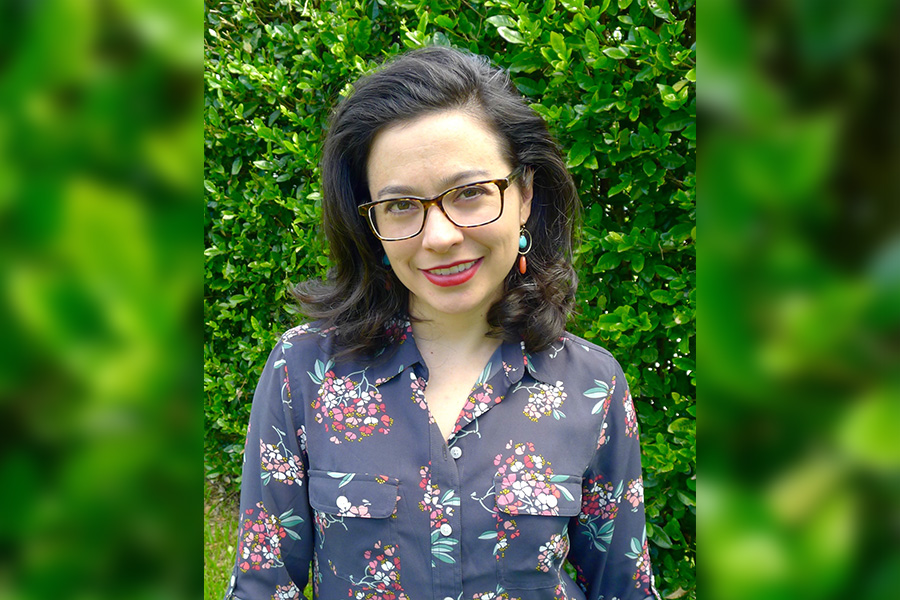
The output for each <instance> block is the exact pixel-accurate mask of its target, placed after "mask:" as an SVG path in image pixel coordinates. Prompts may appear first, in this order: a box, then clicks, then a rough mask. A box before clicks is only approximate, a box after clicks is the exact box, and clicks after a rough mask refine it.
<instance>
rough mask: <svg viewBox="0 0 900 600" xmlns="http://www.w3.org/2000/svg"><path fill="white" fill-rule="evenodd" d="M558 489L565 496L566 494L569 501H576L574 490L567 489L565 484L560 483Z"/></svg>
mask: <svg viewBox="0 0 900 600" xmlns="http://www.w3.org/2000/svg"><path fill="white" fill-rule="evenodd" d="M556 489H558V490H559V492H560V493H561V494H562V495H563V496H565V498H566V500H568V501H569V502H574V501H575V498H574V497H573V496H572V492H570V491H569V490H567V489H566V488H565V486H562V485H558V486H556Z"/></svg>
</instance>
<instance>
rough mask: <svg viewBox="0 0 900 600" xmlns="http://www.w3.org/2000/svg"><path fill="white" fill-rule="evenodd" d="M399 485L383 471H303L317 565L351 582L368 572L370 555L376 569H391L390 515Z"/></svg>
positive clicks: (394, 556)
mask: <svg viewBox="0 0 900 600" xmlns="http://www.w3.org/2000/svg"><path fill="white" fill-rule="evenodd" d="M399 486H400V482H399V481H398V480H397V479H395V478H393V477H387V476H385V475H372V474H368V473H337V472H334V471H313V470H311V471H309V503H310V505H311V506H312V508H313V510H314V511H315V525H316V553H317V554H318V559H319V564H320V565H321V567H320V568H322V569H326V568H327V569H328V570H330V571H331V572H332V573H334V574H335V575H336V576H338V577H340V578H341V579H344V580H346V581H351V582H353V583H357V582H360V581H363V580H366V579H367V578H369V577H371V575H372V574H371V573H369V572H368V571H369V570H371V567H370V563H371V560H372V559H373V557H374V559H375V560H376V561H377V562H378V563H380V564H379V565H378V567H379V568H380V569H381V570H382V571H384V572H390V571H396V570H397V568H398V567H399V561H400V557H399V552H398V550H399V549H398V548H397V544H396V540H395V537H394V523H393V521H394V515H395V514H396V508H397V500H398V490H399ZM396 575H397V576H399V573H396Z"/></svg>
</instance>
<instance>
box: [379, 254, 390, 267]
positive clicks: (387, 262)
mask: <svg viewBox="0 0 900 600" xmlns="http://www.w3.org/2000/svg"><path fill="white" fill-rule="evenodd" d="M381 264H383V265H384V266H385V267H388V268H390V266H391V259H389V258H388V255H387V254H385V255H384V256H382V257H381Z"/></svg>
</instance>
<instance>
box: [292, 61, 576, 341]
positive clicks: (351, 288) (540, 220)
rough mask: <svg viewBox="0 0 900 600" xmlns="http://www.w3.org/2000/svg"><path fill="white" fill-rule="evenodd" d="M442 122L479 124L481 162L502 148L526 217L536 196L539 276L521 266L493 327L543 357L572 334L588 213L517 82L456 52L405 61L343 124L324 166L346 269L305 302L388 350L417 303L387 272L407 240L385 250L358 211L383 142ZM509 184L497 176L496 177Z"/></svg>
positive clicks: (328, 216)
mask: <svg viewBox="0 0 900 600" xmlns="http://www.w3.org/2000/svg"><path fill="white" fill-rule="evenodd" d="M441 114H443V115H457V116H461V117H463V118H464V119H466V120H468V122H470V123H477V124H479V125H480V126H481V132H484V133H483V134H481V133H480V134H479V135H478V138H477V139H473V140H472V141H471V143H472V149H473V155H474V154H476V153H477V152H481V151H483V148H484V147H485V145H486V144H488V145H489V144H493V145H494V146H495V147H496V154H497V156H496V158H497V159H498V160H497V162H498V165H499V163H503V164H504V165H507V166H508V167H509V171H510V172H513V171H515V172H517V173H521V176H520V178H519V179H518V181H516V182H515V183H513V184H512V185H511V186H510V187H511V189H510V190H508V191H507V196H510V195H512V196H515V197H516V202H517V207H518V206H519V205H520V203H521V201H522V200H523V199H524V197H525V196H524V195H523V193H524V194H526V195H528V196H530V198H529V200H530V201H529V203H528V204H529V205H528V211H527V214H525V215H524V216H526V217H527V222H526V224H525V227H526V228H527V229H528V231H529V232H530V234H531V238H532V240H533V244H532V249H531V251H530V253H529V254H528V271H527V273H526V274H525V275H524V276H523V275H521V274H519V273H518V271H517V270H516V269H515V268H512V265H510V267H511V268H510V269H509V272H508V274H507V275H506V277H505V281H504V282H503V288H504V289H503V291H502V293H501V294H500V299H499V301H498V302H496V303H494V305H493V307H492V308H491V310H490V312H489V313H488V321H489V324H490V325H491V327H492V328H493V330H494V332H495V333H497V334H502V335H503V336H504V337H506V338H509V339H518V338H519V337H524V339H525V341H526V345H527V346H529V347H530V349H538V348H541V347H544V346H546V345H547V344H549V343H550V342H552V341H553V340H554V339H555V338H556V336H558V335H560V334H561V333H562V331H563V328H564V325H565V320H566V316H567V314H568V311H569V309H570V308H571V305H572V302H573V297H574V291H575V274H574V270H573V269H572V265H571V257H572V244H573V240H572V237H573V226H574V223H575V221H576V219H577V216H578V214H579V208H580V203H579V202H578V198H577V194H576V191H575V187H574V184H573V182H572V179H571V177H570V175H569V173H568V172H567V170H566V168H565V163H564V161H563V158H562V156H561V153H560V151H559V149H558V146H557V145H556V143H555V142H554V140H553V139H552V137H551V136H550V134H549V133H548V131H547V127H546V124H545V123H544V121H543V119H541V117H540V116H538V115H537V114H536V113H535V112H534V111H533V110H532V109H531V108H530V107H529V106H528V105H527V104H526V103H525V101H524V100H523V98H522V97H521V95H520V94H519V93H518V92H517V91H516V90H515V88H514V87H513V86H512V84H511V83H510V81H509V78H508V76H507V75H506V73H505V72H503V71H502V70H500V69H497V68H494V67H492V66H490V64H489V63H488V62H487V61H486V60H485V59H482V58H480V57H477V56H474V55H471V54H468V53H465V52H460V51H457V50H452V49H449V48H439V47H435V48H427V49H423V50H418V51H413V52H410V53H407V54H404V55H401V56H400V57H398V58H396V59H394V60H393V61H391V62H389V63H388V64H387V65H385V66H383V67H382V68H380V69H378V70H377V71H375V72H374V73H372V74H370V75H367V76H365V77H363V78H361V79H360V80H359V81H357V82H356V84H355V85H354V88H353V91H352V93H351V94H350V96H349V97H347V98H345V99H344V100H343V101H342V102H341V103H340V104H339V106H338V107H337V109H336V111H335V112H334V114H333V115H332V119H331V122H330V127H329V131H328V135H327V138H326V142H325V150H324V154H323V159H322V174H323V213H324V226H325V233H326V236H327V237H328V240H329V243H330V246H331V249H332V258H333V260H334V262H335V269H334V271H333V272H332V273H331V274H330V279H329V285H328V288H329V289H331V290H332V293H328V292H327V290H323V289H319V290H318V291H316V290H314V289H313V288H312V287H310V286H308V285H307V286H300V287H299V288H298V294H297V295H298V298H299V299H300V300H301V302H303V303H304V305H305V306H304V308H305V309H306V312H307V313H308V314H310V315H311V316H320V317H325V318H326V319H328V320H330V321H332V322H334V324H339V325H340V326H341V328H342V331H343V332H344V333H345V337H346V333H347V329H348V327H349V328H350V330H351V331H355V332H356V333H355V334H351V336H350V337H355V338H356V340H355V341H354V342H353V343H352V344H351V345H352V346H354V348H355V349H362V348H370V349H371V348H374V347H375V346H377V345H378V343H380V342H383V340H376V339H375V338H377V337H378V335H379V331H380V330H381V329H382V328H383V325H384V322H385V321H386V320H387V319H389V318H390V316H392V315H393V314H395V313H396V312H398V311H401V310H404V309H406V308H407V299H408V296H407V289H406V287H405V286H404V285H401V284H400V282H399V281H398V280H397V278H396V276H395V275H394V274H393V272H392V271H391V269H390V268H388V267H386V266H385V265H384V263H383V258H384V256H385V251H384V247H385V246H383V244H392V243H400V242H384V243H383V242H381V241H380V240H379V239H378V238H377V237H376V236H375V234H374V233H373V232H372V231H371V230H370V227H369V224H368V223H367V221H366V219H365V218H364V217H361V216H360V214H359V211H358V206H359V205H360V204H364V203H367V202H370V201H371V200H374V199H376V198H372V189H371V187H370V175H373V174H372V173H370V165H371V164H372V161H373V157H372V156H371V153H372V149H373V144H375V143H377V142H376V140H378V139H383V137H384V136H381V135H380V134H382V133H384V132H396V131H398V130H402V129H403V128H404V127H407V126H410V125H411V124H414V123H416V122H417V121H418V122H419V124H421V122H422V121H423V119H427V118H433V117H435V116H436V115H441ZM485 135H487V138H488V139H483V138H485ZM422 141H423V144H425V143H426V142H427V140H426V139H423V140H422ZM386 158H388V157H385V156H383V155H382V156H379V157H374V159H375V161H376V162H378V164H379V165H380V168H379V171H378V175H377V176H381V175H382V174H383V172H384V168H383V167H384V165H389V164H390V161H388V160H385V159H386ZM495 170H496V169H495ZM442 174H446V173H442ZM509 174H510V173H509V172H499V173H495V172H493V171H492V172H491V173H490V177H485V178H487V179H494V178H504V177H506V176H507V175H509ZM438 180H440V177H437V178H435V179H434V181H438ZM420 181H422V182H423V183H422V186H423V189H421V190H418V193H416V194H410V195H418V196H426V195H434V194H437V193H439V192H441V191H442V190H433V189H431V188H430V187H429V189H428V190H426V189H424V187H427V186H428V185H429V182H428V181H426V180H420ZM469 181H471V179H470V180H469ZM462 183H467V182H462ZM435 185H436V184H435ZM429 218H430V217H429ZM516 225H518V223H516ZM485 227H489V226H485ZM466 231H468V232H474V231H476V230H474V229H472V230H466ZM423 233H425V232H423ZM421 235H423V234H420V236H421ZM473 235H474V234H473ZM389 252H390V251H389ZM426 266H427V265H426ZM338 289H340V291H341V295H343V298H341V297H340V296H339V295H338ZM370 317H371V318H370ZM354 321H355V322H356V323H357V325H356V326H355V327H354V325H353V323H354ZM364 340H367V341H364Z"/></svg>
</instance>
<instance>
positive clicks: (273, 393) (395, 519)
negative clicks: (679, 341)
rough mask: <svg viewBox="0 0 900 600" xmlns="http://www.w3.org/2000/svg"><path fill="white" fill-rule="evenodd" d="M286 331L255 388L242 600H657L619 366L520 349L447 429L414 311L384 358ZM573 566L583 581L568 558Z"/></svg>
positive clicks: (576, 342)
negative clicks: (438, 417)
mask: <svg viewBox="0 0 900 600" xmlns="http://www.w3.org/2000/svg"><path fill="white" fill-rule="evenodd" d="M335 335H336V332H335V331H334V330H333V329H332V330H320V329H319V328H317V327H316V326H315V324H313V325H303V326H300V327H297V328H294V329H291V330H290V331H288V332H287V333H285V334H284V335H283V336H282V337H281V339H280V341H279V342H278V344H277V345H276V347H275V349H274V351H273V352H272V354H271V355H270V357H269V360H268V363H267V364H266V366H265V370H264V372H263V375H262V379H261V380H260V382H259V385H258V387H257V389H256V395H255V397H254V400H253V408H252V412H251V416H250V425H249V429H248V433H247V445H246V449H245V453H244V461H245V462H244V472H243V480H242V489H241V515H240V516H241V520H240V529H239V534H238V535H239V540H238V548H237V564H236V565H235V568H234V574H233V576H232V578H231V583H230V585H229V588H228V591H227V593H226V598H227V599H228V600H269V599H273V600H281V599H288V598H302V590H303V588H304V587H305V585H306V584H307V581H308V579H309V573H310V564H312V577H313V589H314V592H315V595H316V597H317V598H324V599H326V600H336V599H339V598H352V599H358V600H363V599H365V600H382V599H383V600H428V599H432V598H433V599H436V600H488V599H495V598H507V599H520V600H539V599H540V600H545V599H546V600H551V599H560V600H561V599H573V600H575V599H578V600H581V599H585V598H589V599H591V600H601V599H602V600H614V599H619V600H626V599H628V600H631V599H636V598H653V597H655V598H658V595H657V594H656V591H655V589H654V586H653V575H652V573H651V569H650V560H649V555H648V553H647V536H646V532H645V528H644V489H643V482H642V479H641V465H640V449H639V445H638V423H637V418H636V415H635V411H634V405H633V403H632V399H631V396H630V394H629V391H628V386H627V385H626V383H625V378H624V375H623V373H622V369H621V367H620V366H619V364H618V363H617V362H616V361H615V359H613V357H612V356H611V355H610V354H609V352H607V351H606V350H604V349H603V348H600V347H598V346H596V345H594V344H591V343H589V342H586V341H584V340H582V339H580V338H577V337H575V336H573V335H571V334H566V335H565V336H564V337H562V338H560V340H559V341H558V342H557V343H555V344H553V345H552V347H550V348H549V349H547V350H545V351H542V352H539V353H535V354H528V353H526V352H525V350H524V345H523V344H515V343H504V344H502V345H501V346H500V347H499V348H498V349H497V351H496V352H495V353H494V355H493V357H492V358H491V359H490V361H489V362H488V364H487V365H486V366H485V368H484V371H483V373H482V374H481V376H480V377H479V378H478V381H477V382H476V383H475V385H474V387H473V388H472V391H471V393H470V394H469V397H468V401H467V402H466V405H465V407H464V408H463V410H462V412H461V413H460V415H459V418H458V421H457V422H456V426H455V428H454V430H453V433H452V435H451V437H450V439H449V441H448V440H446V439H445V438H444V437H443V436H442V434H441V431H440V429H439V428H438V426H437V424H436V423H435V422H434V420H433V419H432V417H431V415H430V413H429V410H428V405H427V404H426V402H425V389H426V385H427V382H428V370H427V368H426V366H425V362H424V361H423V359H422V357H421V355H420V354H419V351H418V349H417V348H416V344H415V341H414V339H413V336H412V328H411V327H410V326H409V323H408V322H400V321H397V322H395V323H394V324H392V338H393V339H394V340H395V343H394V344H393V345H392V347H390V348H389V350H388V351H387V352H384V353H382V354H381V355H380V356H378V357H376V358H375V359H373V360H371V361H368V362H353V361H342V362H338V363H335V361H334V360H332V358H331V356H332V347H333V341H334V336H335ZM565 560H568V561H569V562H571V563H572V565H573V566H574V568H575V572H576V575H577V576H576V578H575V580H574V581H573V580H572V578H571V577H570V576H569V574H568V573H567V572H566V569H565V568H564V567H563V562H564V561H565Z"/></svg>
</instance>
